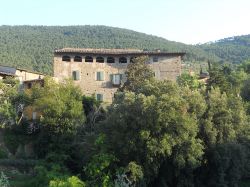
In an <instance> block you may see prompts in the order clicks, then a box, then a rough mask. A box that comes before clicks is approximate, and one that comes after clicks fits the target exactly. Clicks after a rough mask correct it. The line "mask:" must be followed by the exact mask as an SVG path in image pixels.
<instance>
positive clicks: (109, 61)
mask: <svg viewBox="0 0 250 187" xmlns="http://www.w3.org/2000/svg"><path fill="white" fill-rule="evenodd" d="M107 63H115V59H114V57H110V56H109V57H108V58H107Z"/></svg>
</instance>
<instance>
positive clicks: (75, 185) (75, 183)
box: [49, 176, 86, 187]
mask: <svg viewBox="0 0 250 187" xmlns="http://www.w3.org/2000/svg"><path fill="white" fill-rule="evenodd" d="M85 186H86V185H85V183H84V182H82V181H81V180H80V179H79V178H78V177H76V176H72V177H69V178H67V179H65V180H51V181H50V182H49V187H85Z"/></svg>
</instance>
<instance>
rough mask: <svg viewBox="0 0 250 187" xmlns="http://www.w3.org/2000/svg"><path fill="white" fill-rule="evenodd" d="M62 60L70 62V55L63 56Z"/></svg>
mask: <svg viewBox="0 0 250 187" xmlns="http://www.w3.org/2000/svg"><path fill="white" fill-rule="evenodd" d="M62 61H64V62H70V56H63V57H62Z"/></svg>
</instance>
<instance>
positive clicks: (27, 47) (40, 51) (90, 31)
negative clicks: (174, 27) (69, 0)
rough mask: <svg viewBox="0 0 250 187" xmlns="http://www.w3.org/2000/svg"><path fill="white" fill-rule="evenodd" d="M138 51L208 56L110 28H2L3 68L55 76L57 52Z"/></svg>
mask: <svg viewBox="0 0 250 187" xmlns="http://www.w3.org/2000/svg"><path fill="white" fill-rule="evenodd" d="M63 47H79V48H84V47H88V48H137V49H148V50H155V49H161V50H165V51H170V52H171V51H174V52H188V54H187V58H188V59H193V60H204V59H207V58H208V53H206V52H204V51H203V50H202V49H199V48H197V47H195V46H191V45H185V44H182V43H177V42H173V41H168V40H166V39H164V38H160V37H156V36H152V35H147V34H143V33H139V32H135V31H131V30H126V29H120V28H113V27H107V26H0V64H2V65H8V66H18V67H22V68H27V69H33V70H36V71H41V72H44V73H51V72H52V65H51V64H52V61H53V58H52V57H53V51H54V49H56V48H63Z"/></svg>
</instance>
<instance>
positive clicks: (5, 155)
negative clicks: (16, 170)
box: [0, 148, 8, 159]
mask: <svg viewBox="0 0 250 187" xmlns="http://www.w3.org/2000/svg"><path fill="white" fill-rule="evenodd" d="M3 158H8V153H7V152H6V151H5V150H3V149H2V148H0V159H3Z"/></svg>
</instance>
